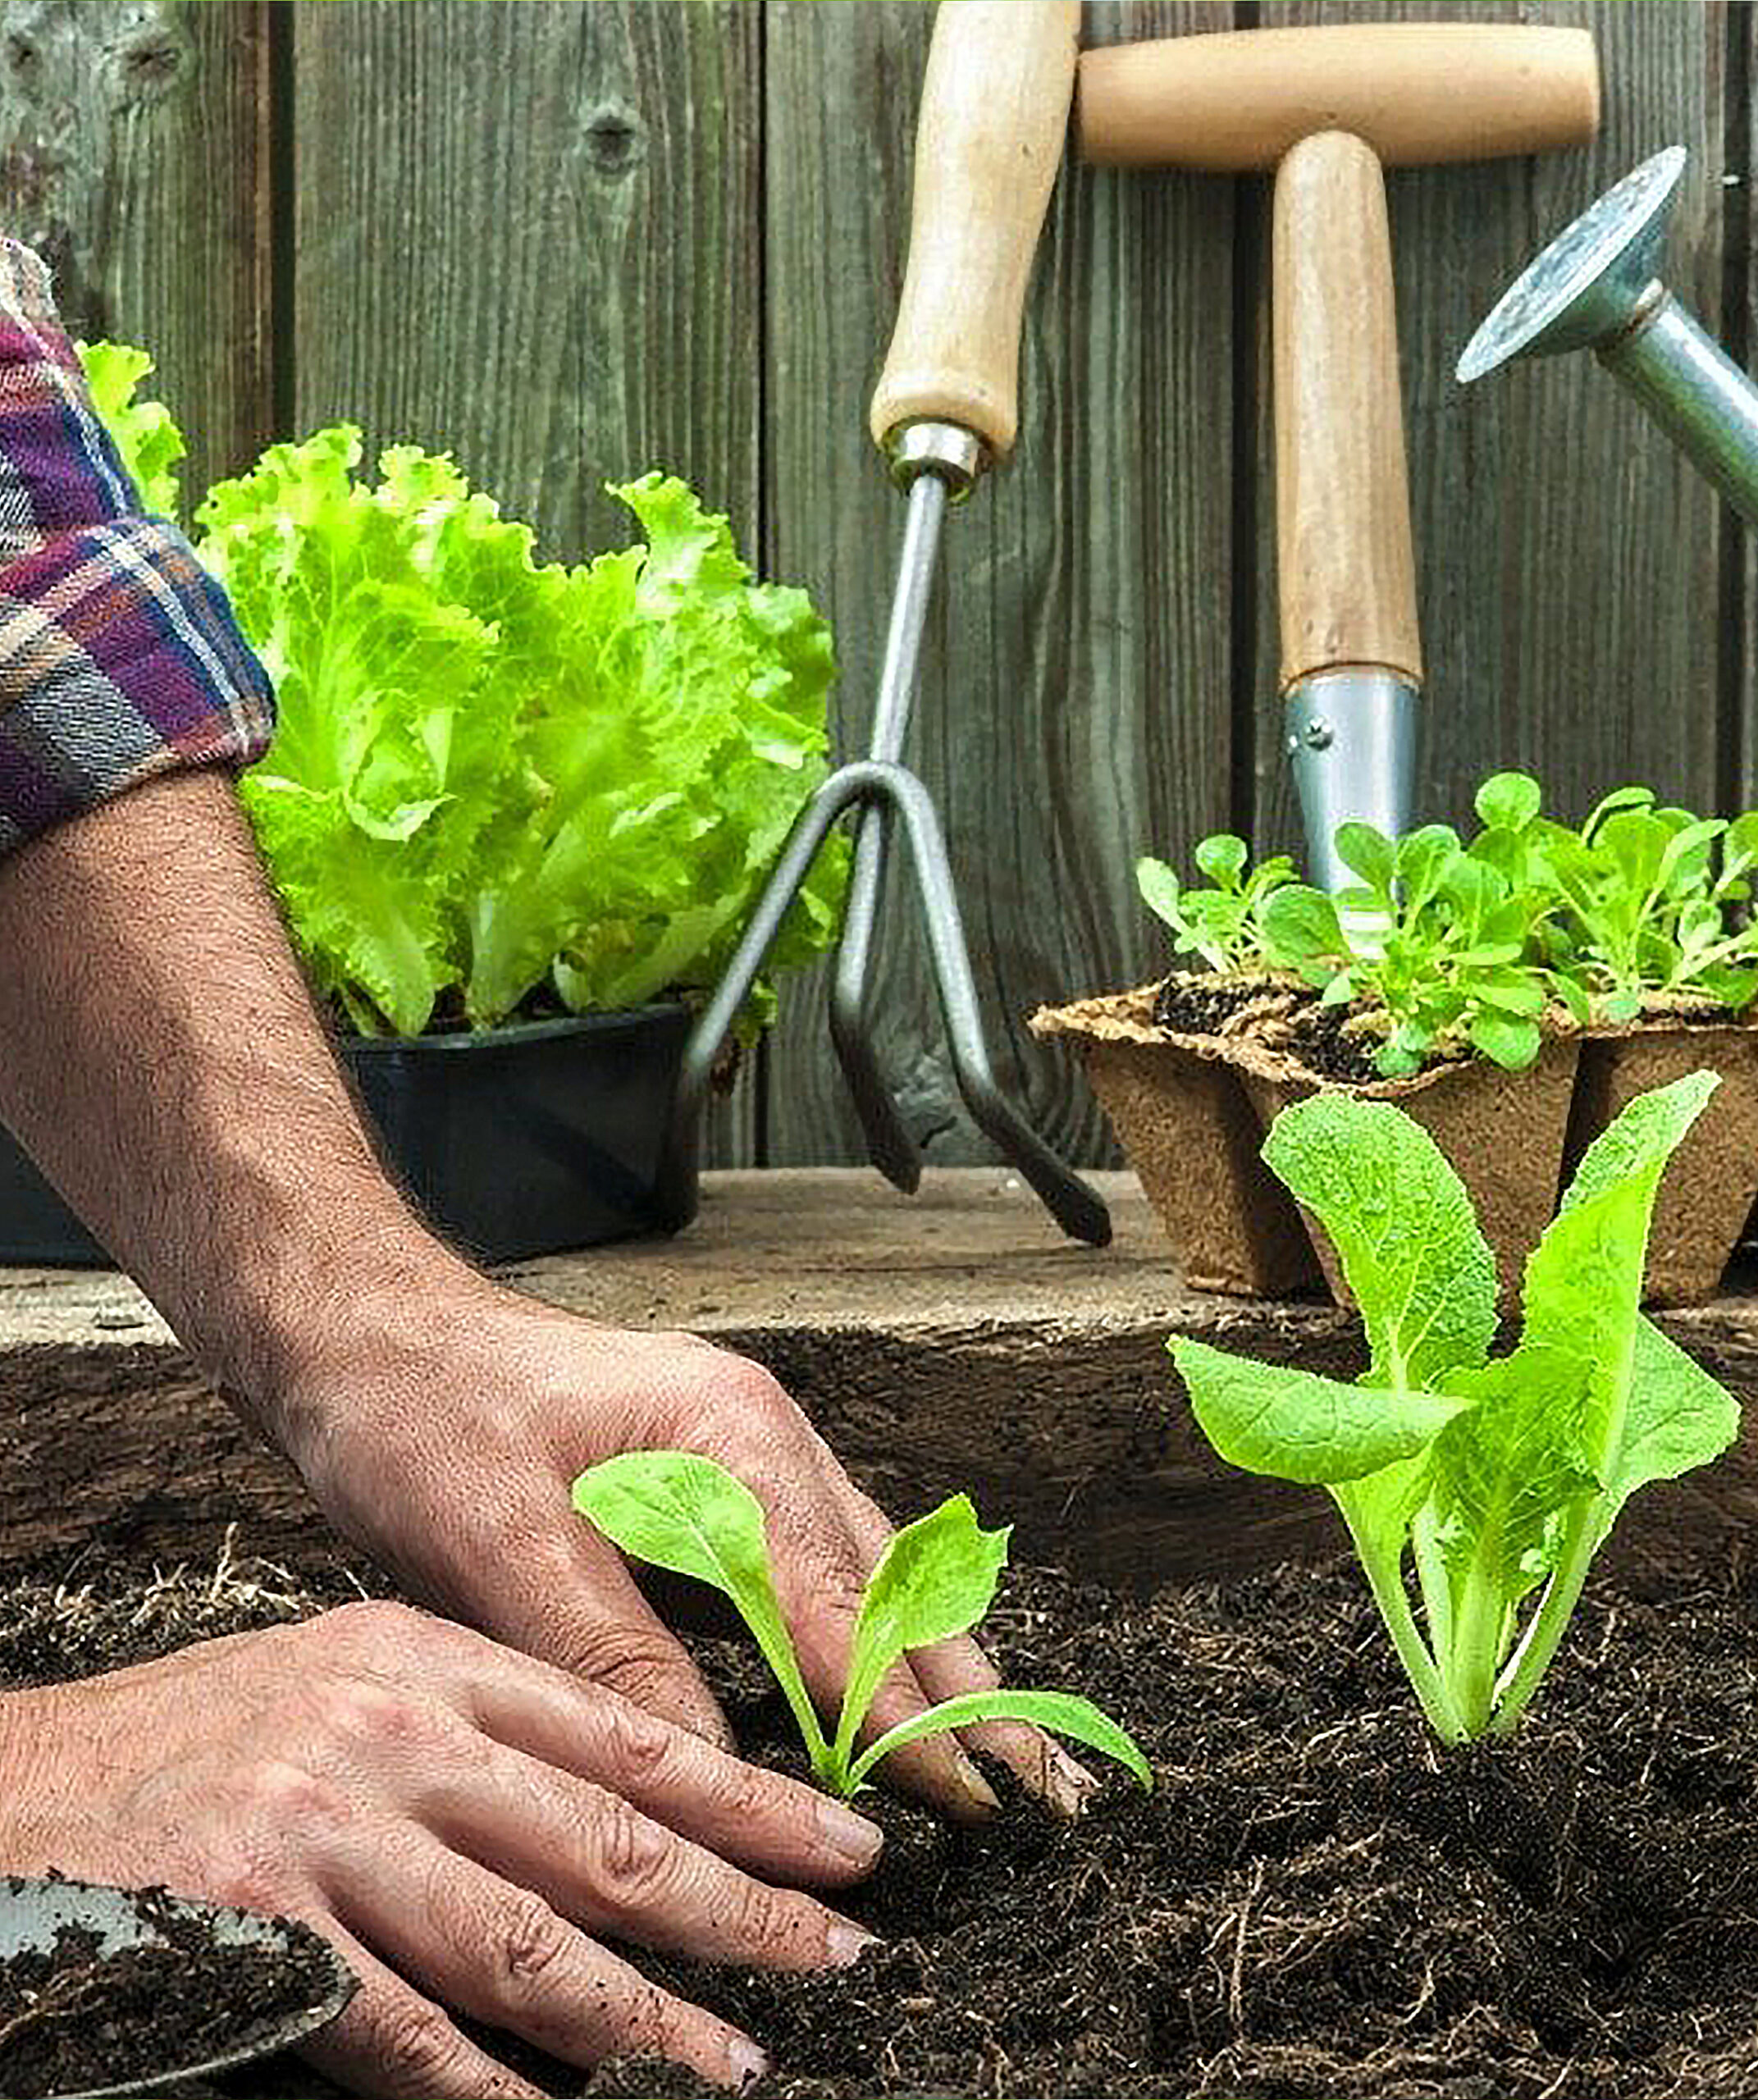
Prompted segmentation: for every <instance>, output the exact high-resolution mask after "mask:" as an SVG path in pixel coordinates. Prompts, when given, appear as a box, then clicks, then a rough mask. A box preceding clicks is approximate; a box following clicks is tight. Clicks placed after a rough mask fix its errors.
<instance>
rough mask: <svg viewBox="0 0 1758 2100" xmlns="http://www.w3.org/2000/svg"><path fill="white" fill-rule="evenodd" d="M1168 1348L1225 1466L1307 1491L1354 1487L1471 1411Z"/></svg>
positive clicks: (1440, 1400)
mask: <svg viewBox="0 0 1758 2100" xmlns="http://www.w3.org/2000/svg"><path fill="white" fill-rule="evenodd" d="M1167 1348H1168V1349H1170V1350H1171V1354H1172V1360H1173V1362H1174V1363H1176V1365H1177V1367H1178V1371H1179V1375H1180V1377H1182V1378H1183V1380H1184V1381H1185V1386H1186V1388H1187V1389H1188V1390H1189V1392H1190V1404H1191V1407H1192V1408H1193V1409H1194V1411H1195V1414H1196V1418H1197V1421H1198V1422H1199V1424H1200V1425H1201V1427H1202V1431H1203V1435H1204V1436H1206V1437H1207V1438H1208V1440H1209V1442H1210V1443H1211V1444H1212V1445H1214V1447H1215V1449H1216V1450H1217V1451H1218V1452H1219V1453H1220V1454H1221V1457H1222V1458H1223V1459H1226V1461H1227V1462H1228V1463H1229V1464H1230V1465H1235V1466H1239V1467H1241V1468H1244V1470H1245V1471H1246V1472H1253V1473H1265V1474H1267V1475H1268V1476H1269V1477H1271V1478H1272V1479H1275V1480H1290V1481H1299V1482H1301V1483H1302V1484H1303V1485H1304V1486H1331V1485H1332V1484H1333V1483H1335V1482H1337V1481H1355V1480H1360V1479H1362V1478H1363V1477H1365V1476H1366V1475H1368V1474H1370V1473H1377V1472H1380V1471H1381V1470H1382V1469H1383V1468H1386V1467H1387V1466H1389V1465H1390V1464H1392V1463H1393V1462H1394V1461H1395V1460H1397V1459H1408V1458H1411V1457H1413V1456H1414V1455H1415V1454H1417V1453H1418V1452H1419V1451H1422V1450H1423V1449H1426V1448H1427V1445H1429V1444H1430V1443H1432V1441H1433V1440H1434V1439H1435V1437H1436V1436H1438V1435H1439V1434H1440V1432H1441V1430H1442V1429H1444V1428H1445V1427H1446V1425H1447V1423H1448V1422H1450V1421H1451V1420H1452V1418H1454V1415H1456V1414H1457V1413H1459V1411H1460V1409H1461V1408H1463V1407H1465V1406H1466V1405H1468V1402H1467V1401H1465V1400H1463V1399H1459V1398H1457V1397H1455V1396H1454V1395H1449V1394H1445V1393H1431V1392H1418V1391H1414V1390H1406V1389H1398V1388H1387V1387H1383V1386H1352V1385H1345V1384H1344V1383H1342V1382H1340V1381H1338V1380H1336V1379H1334V1378H1321V1377H1319V1376H1317V1375H1316V1374H1315V1373H1314V1372H1310V1371H1299V1370H1295V1369H1294V1368H1292V1367H1289V1366H1285V1365H1278V1364H1268V1363H1254V1362H1253V1360H1252V1359H1251V1358H1249V1357H1243V1356H1233V1355H1231V1354H1228V1352H1227V1351H1226V1350H1224V1349H1212V1348H1211V1347H1210V1346H1209V1345H1208V1343H1206V1342H1199V1341H1193V1340H1190V1338H1189V1337H1188V1336H1185V1335H1174V1336H1173V1337H1172V1338H1171V1340H1170V1341H1169V1342H1168V1343H1167Z"/></svg>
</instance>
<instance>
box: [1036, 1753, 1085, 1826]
mask: <svg viewBox="0 0 1758 2100" xmlns="http://www.w3.org/2000/svg"><path fill="white" fill-rule="evenodd" d="M1043 1778H1044V1792H1045V1794H1046V1796H1048V1800H1049V1803H1050V1806H1052V1807H1053V1808H1054V1809H1057V1810H1059V1811H1060V1812H1061V1813H1062V1815H1084V1814H1085V1812H1086V1805H1087V1803H1088V1802H1089V1801H1091V1800H1092V1798H1093V1796H1094V1794H1096V1793H1097V1792H1098V1780H1097V1779H1096V1778H1094V1775H1093V1774H1091V1773H1090V1772H1089V1771H1088V1769H1086V1767H1085V1765H1084V1764H1080V1763H1079V1762H1078V1761H1077V1760H1075V1759H1074V1758H1072V1757H1071V1756H1070V1755H1068V1753H1067V1751H1064V1750H1057V1749H1056V1748H1055V1747H1054V1746H1053V1747H1052V1749H1051V1751H1050V1755H1048V1758H1046V1759H1045V1760H1044V1774H1043Z"/></svg>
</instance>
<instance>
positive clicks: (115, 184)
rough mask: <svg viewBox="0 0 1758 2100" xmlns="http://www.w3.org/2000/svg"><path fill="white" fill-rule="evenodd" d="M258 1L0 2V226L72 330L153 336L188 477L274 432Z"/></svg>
mask: <svg viewBox="0 0 1758 2100" xmlns="http://www.w3.org/2000/svg"><path fill="white" fill-rule="evenodd" d="M268 14H269V11H268V8H267V7H266V6H264V5H259V4H258V3H257V0H220V4H217V5H206V6H204V5H201V4H199V3H198V0H3V4H0V225H3V226H4V227H5V230H6V231H7V233H9V234H11V235H12V236H13V237H14V238H15V239H16V240H23V241H25V242H27V243H28V244H30V246H32V247H34V248H35V249H37V250H38V251H39V253H41V254H42V255H43V258H44V259H45V260H46V261H47V262H48V264H49V267H50V268H51V270H52V271H53V273H54V277H55V288H56V296H57V302H58V304H59V305H60V308H61V313H62V319H63V321H64V322H66V326H67V330H68V332H69V333H70V334H71V335H73V336H85V337H87V338H92V339H95V338H97V337H99V336H110V337H112V338H115V339H118V340H124V341H128V342H134V343H138V344H140V345H143V346H144V347H146V348H148V349H150V350H151V351H152V353H153V356H154V358H156V359H157V361H158V374H157V376H156V377H155V378H154V379H153V381H152V385H153V387H154V388H156V389H157V390H158V391H159V392H160V393H161V394H162V396H163V398H164V399H166V400H167V402H169V403H170V404H171V405H172V407H173V409H174V410H175V412H176V416H177V418H178V421H179V422H180V424H181V426H182V427H183V429H184V431H185V436H187V438H188V440H189V459H188V460H187V462H186V463H185V467H184V468H183V470H182V471H183V474H184V485H185V489H186V490H187V491H191V492H199V491H200V490H202V489H203V488H205V487H206V486H208V482H210V481H212V480H214V479H216V478H217V477H218V476H219V475H221V474H223V473H231V472H234V471H235V470H236V468H239V467H240V466H242V465H243V464H244V463H245V462H246V461H247V460H249V459H250V458H252V457H253V455H254V454H255V453H256V451H257V450H258V448H259V446H260V445H262V443H263V440H264V438H265V437H266V436H267V432H268V424H269V414H270V404H271V375H270V358H271V354H272V344H271V341H270V337H269V327H268V308H269V269H270V255H269V237H268V221H267V200H268V195H269V183H268V167H267V158H268V151H269V137H268V127H269V116H270V97H269V71H268V68H269V26H268Z"/></svg>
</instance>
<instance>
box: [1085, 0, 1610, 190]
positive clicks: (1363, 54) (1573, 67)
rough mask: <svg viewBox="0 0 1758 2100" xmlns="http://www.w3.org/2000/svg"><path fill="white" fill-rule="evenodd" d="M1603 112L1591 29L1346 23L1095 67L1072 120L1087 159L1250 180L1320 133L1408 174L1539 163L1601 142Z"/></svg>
mask: <svg viewBox="0 0 1758 2100" xmlns="http://www.w3.org/2000/svg"><path fill="white" fill-rule="evenodd" d="M1599 109H1600V83H1599V66H1598V62H1597V60H1596V57H1595V56H1594V50H1593V39H1592V36H1591V33H1590V32H1589V31H1587V30H1578V29H1552V28H1548V27H1544V26H1537V25H1529V24H1518V25H1515V24H1509V23H1505V22H1361V23H1354V22H1333V23H1326V24H1322V25H1319V26H1317V27H1314V28H1308V29H1270V30H1223V31H1221V32H1220V33H1218V34H1213V35H1208V36H1184V37H1168V38H1164V39H1154V40H1153V41H1151V42H1146V43H1116V44H1110V45H1107V46H1106V47H1104V48H1103V49H1100V50H1094V51H1089V52H1084V53H1083V54H1082V57H1081V60H1080V88H1079V93H1078V96H1077V98H1076V105H1075V135H1076V139H1077V142H1078V147H1079V151H1080V157H1081V158H1082V159H1083V160H1089V161H1100V162H1107V163H1109V164H1111V165H1112V166H1116V167H1185V168H1210V169H1213V170H1216V171H1219V172H1221V173H1239V172H1242V171H1244V170H1247V169H1250V168H1267V167H1275V166H1276V162H1278V161H1280V160H1281V158H1282V156H1283V154H1284V153H1286V152H1287V151H1288V149H1289V148H1290V146H1292V145H1293V144H1295V141H1296V140H1297V139H1304V138H1307V137H1309V136H1310V135H1312V134H1313V132H1315V131H1353V132H1354V134H1355V135H1356V136H1357V137H1358V138H1362V139H1366V140H1367V142H1368V144H1369V145H1371V146H1372V148H1373V150H1374V151H1375V153H1377V154H1378V156H1379V158H1380V159H1381V162H1395V163H1398V164H1400V165H1404V164H1409V163H1413V162H1427V161H1475V160H1488V159H1492V158H1495V156H1496V155H1498V154H1501V153H1532V152H1536V151H1537V149H1538V148H1541V147H1544V146H1567V145H1573V144H1578V143H1579V142H1580V141H1581V140H1582V139H1590V138H1591V137H1592V135H1593V133H1594V131H1595V130H1596V127H1597V126H1598V123H1599Z"/></svg>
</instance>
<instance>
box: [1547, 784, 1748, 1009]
mask: <svg viewBox="0 0 1758 2100" xmlns="http://www.w3.org/2000/svg"><path fill="white" fill-rule="evenodd" d="M1534 830H1535V833H1536V834H1537V837H1536V847H1537V851H1538V852H1539V853H1540V854H1541V856H1543V859H1544V861H1546V864H1547V866H1548V870H1549V874H1550V882H1551V884H1552V886H1553V888H1554V889H1555V893H1556V897H1557V898H1558V900H1559V906H1560V909H1559V915H1558V917H1559V929H1560V936H1561V939H1560V947H1559V956H1560V962H1561V966H1562V969H1563V970H1564V973H1565V974H1566V975H1567V976H1568V977H1569V979H1570V980H1571V982H1572V983H1573V984H1574V985H1575V986H1576V987H1577V988H1578V991H1579V993H1580V994H1581V996H1582V998H1583V999H1585V1000H1586V1001H1587V1002H1588V1004H1589V1005H1590V1007H1591V1011H1594V1012H1595V1013H1596V1014H1597V1015H1600V1016H1603V1017H1604V1018H1605V1019H1606V1020H1614V1021H1621V1020H1633V1019H1634V1018H1635V1016H1637V1014H1638V1013H1639V1012H1640V1011H1642V1006H1643V1003H1644V1002H1645V1000H1646V999H1648V998H1652V997H1655V996H1659V997H1663V998H1664V997H1667V996H1669V995H1678V994H1680V993H1685V994H1689V995H1692V996H1696V997H1699V998H1708V999H1711V1000H1715V1001H1716V1002H1719V1003H1720V1004H1722V1005H1724V1006H1726V1007H1735V1008H1737V1007H1744V1006H1746V1005H1748V1004H1749V1003H1750V1002H1751V999H1752V998H1753V997H1754V996H1755V994H1758V924H1755V923H1754V921H1753V920H1752V917H1751V913H1750V911H1747V910H1745V909H1744V907H1745V906H1747V905H1748V904H1749V902H1750V900H1751V880H1752V870H1753V869H1754V867H1755V866H1758V812H1748V813H1747V815H1743V816H1740V817H1737V818H1736V819H1733V822H1731V823H1728V822H1726V821H1724V819H1721V818H1719V817H1696V816H1694V815H1692V813H1691V811H1690V810H1682V809H1672V808H1665V807H1663V806H1660V805H1659V804H1658V803H1657V801H1656V800H1655V796H1654V793H1653V792H1652V790H1651V789H1649V788H1619V789H1617V790H1615V791H1614V792H1613V793H1612V794H1610V795H1608V796H1606V797H1605V799H1604V800H1603V801H1601V802H1600V804H1599V805H1598V806H1597V807H1596V809H1595V810H1593V811H1592V813H1591V815H1589V817H1588V818H1587V821H1586V823H1585V824H1582V827H1581V829H1579V831H1573V830H1571V829H1569V827H1568V826H1567V825H1565V824H1538V825H1535V826H1534Z"/></svg>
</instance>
